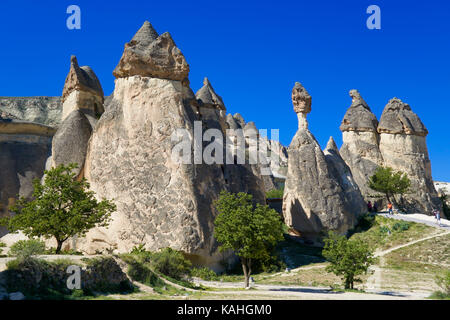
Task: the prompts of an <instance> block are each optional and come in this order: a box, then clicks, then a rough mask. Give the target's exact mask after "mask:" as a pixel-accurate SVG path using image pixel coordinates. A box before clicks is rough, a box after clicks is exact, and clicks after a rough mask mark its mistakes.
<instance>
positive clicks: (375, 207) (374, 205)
mask: <svg viewBox="0 0 450 320" xmlns="http://www.w3.org/2000/svg"><path fill="white" fill-rule="evenodd" d="M373 212H375V213H376V212H378V206H377V203H376V202H374V203H373Z"/></svg>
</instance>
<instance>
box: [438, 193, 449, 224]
mask: <svg viewBox="0 0 450 320" xmlns="http://www.w3.org/2000/svg"><path fill="white" fill-rule="evenodd" d="M439 198H440V199H441V201H442V211H443V212H444V216H445V217H446V218H447V219H450V206H449V205H448V204H447V201H448V195H446V194H445V193H443V192H442V193H441V196H440V197H439Z"/></svg>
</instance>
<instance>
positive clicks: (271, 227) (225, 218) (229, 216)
mask: <svg viewBox="0 0 450 320" xmlns="http://www.w3.org/2000/svg"><path fill="white" fill-rule="evenodd" d="M215 205H216V207H217V210H218V211H219V215H218V216H217V218H216V220H215V230H214V236H215V237H216V239H217V241H218V242H219V243H220V244H221V246H220V251H225V250H229V249H231V250H233V251H234V253H235V254H236V255H237V256H238V257H239V258H240V259H241V264H242V270H243V271H244V276H245V287H248V286H249V279H250V275H251V273H252V261H253V260H258V259H265V258H268V256H269V254H270V249H271V248H272V247H273V246H274V245H276V243H277V242H279V241H282V240H283V230H284V228H283V223H282V221H281V219H280V216H279V215H278V213H277V212H276V211H275V210H273V209H270V208H269V207H268V206H262V205H260V204H257V205H256V206H255V205H253V197H252V195H250V194H246V193H242V192H241V193H238V194H232V193H229V192H227V191H222V192H221V193H220V197H219V199H218V200H217V201H216V203H215Z"/></svg>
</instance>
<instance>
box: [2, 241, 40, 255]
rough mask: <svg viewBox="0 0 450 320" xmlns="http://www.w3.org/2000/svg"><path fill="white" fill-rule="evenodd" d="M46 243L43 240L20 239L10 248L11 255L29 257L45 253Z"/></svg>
mask: <svg viewBox="0 0 450 320" xmlns="http://www.w3.org/2000/svg"><path fill="white" fill-rule="evenodd" d="M44 253H45V243H44V241H41V240H36V239H30V240H19V241H17V242H16V243H14V244H13V245H12V246H11V248H10V249H9V255H10V256H16V257H17V258H19V259H28V258H30V257H32V256H35V255H39V254H44Z"/></svg>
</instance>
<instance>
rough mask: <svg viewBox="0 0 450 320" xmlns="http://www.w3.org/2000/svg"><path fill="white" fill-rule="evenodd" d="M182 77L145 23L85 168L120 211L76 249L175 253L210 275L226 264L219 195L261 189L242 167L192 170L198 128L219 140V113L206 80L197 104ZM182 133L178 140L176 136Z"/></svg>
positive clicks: (182, 65) (181, 64)
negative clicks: (183, 158)
mask: <svg viewBox="0 0 450 320" xmlns="http://www.w3.org/2000/svg"><path fill="white" fill-rule="evenodd" d="M188 71H189V68H188V65H187V63H186V61H185V59H184V57H183V55H182V53H181V52H180V51H179V49H178V48H177V47H176V46H175V44H174V42H173V40H172V39H171V38H170V35H169V34H168V33H165V34H163V35H161V36H158V34H157V33H156V31H154V29H153V28H152V27H151V25H150V24H149V23H148V22H146V23H145V24H144V25H143V26H142V28H141V29H140V30H139V31H138V33H137V34H136V35H135V36H134V37H133V39H132V41H131V42H130V43H128V44H127V45H126V46H125V52H124V54H123V56H122V59H121V61H120V62H119V65H118V66H117V68H116V70H115V72H114V74H115V76H116V77H117V79H116V83H115V89H114V93H113V95H112V96H111V98H110V99H108V101H107V106H106V108H105V109H106V111H105V113H104V114H103V115H102V116H101V118H100V119H99V121H98V123H97V124H96V126H95V129H94V130H93V133H92V136H91V138H90V140H89V144H88V148H87V155H86V161H85V166H84V167H85V169H84V175H85V177H86V178H87V179H88V181H89V182H90V185H91V188H92V190H93V191H95V192H96V194H97V195H98V197H100V198H103V197H104V198H109V199H114V201H115V203H116V205H117V212H115V213H114V214H113V216H112V218H113V221H112V223H111V225H110V227H109V228H96V229H93V230H91V231H90V232H89V233H88V234H87V236H86V237H85V238H84V239H79V240H78V241H77V243H76V246H77V249H78V250H83V251H85V252H87V253H95V252H96V251H101V250H105V249H116V250H117V251H119V252H127V251H130V250H131V249H132V248H133V247H134V246H136V245H138V244H145V247H146V248H147V249H150V250H158V249H161V248H164V247H172V248H174V249H178V250H182V251H183V252H185V253H186V255H188V256H189V257H190V258H191V259H192V260H193V261H194V263H198V264H203V265H210V266H212V267H214V268H216V269H217V268H220V265H219V261H220V260H222V259H223V256H222V255H220V254H218V251H217V243H216V241H215V239H214V237H213V227H214V225H213V223H214V219H215V216H216V215H217V211H216V209H215V207H214V201H215V200H216V199H217V198H218V195H219V193H220V192H221V191H222V190H230V191H233V192H239V191H243V192H249V193H252V194H253V195H254V198H255V200H256V201H258V202H263V201H264V190H263V188H262V187H261V185H262V184H260V183H259V182H258V181H259V178H258V176H257V175H256V174H255V173H254V172H253V171H251V170H250V169H249V168H248V167H247V166H239V165H233V164H230V165H225V164H224V165H221V164H214V163H213V164H205V163H194V161H193V160H195V154H194V152H193V150H192V149H193V146H194V144H195V141H194V139H193V138H194V128H195V122H196V121H198V123H200V124H201V128H202V133H203V132H204V131H205V130H207V129H216V130H217V131H216V132H220V133H224V129H226V117H225V110H226V109H225V105H224V103H223V100H222V98H221V97H220V96H219V95H217V94H216V93H215V91H214V89H213V87H212V85H211V83H210V82H209V80H207V79H205V81H204V86H203V87H202V88H201V89H200V90H199V91H198V92H197V94H196V95H194V93H193V91H192V90H191V88H190V87H189V81H188V80H187V76H188ZM179 129H185V131H181V132H182V133H180V134H178V131H177V130H179ZM183 132H184V133H186V132H187V133H188V134H187V136H185V135H184V133H183ZM182 137H184V138H186V139H187V141H188V142H189V143H190V146H189V147H188V155H190V158H191V159H192V162H191V163H187V164H185V163H179V162H177V161H176V159H175V158H174V157H173V154H172V151H173V150H174V147H175V146H176V145H177V144H178V143H179V142H180V138H182ZM174 138H175V139H174ZM221 148H224V146H223V145H222V146H221ZM215 151H216V152H219V149H216V150H215Z"/></svg>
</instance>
